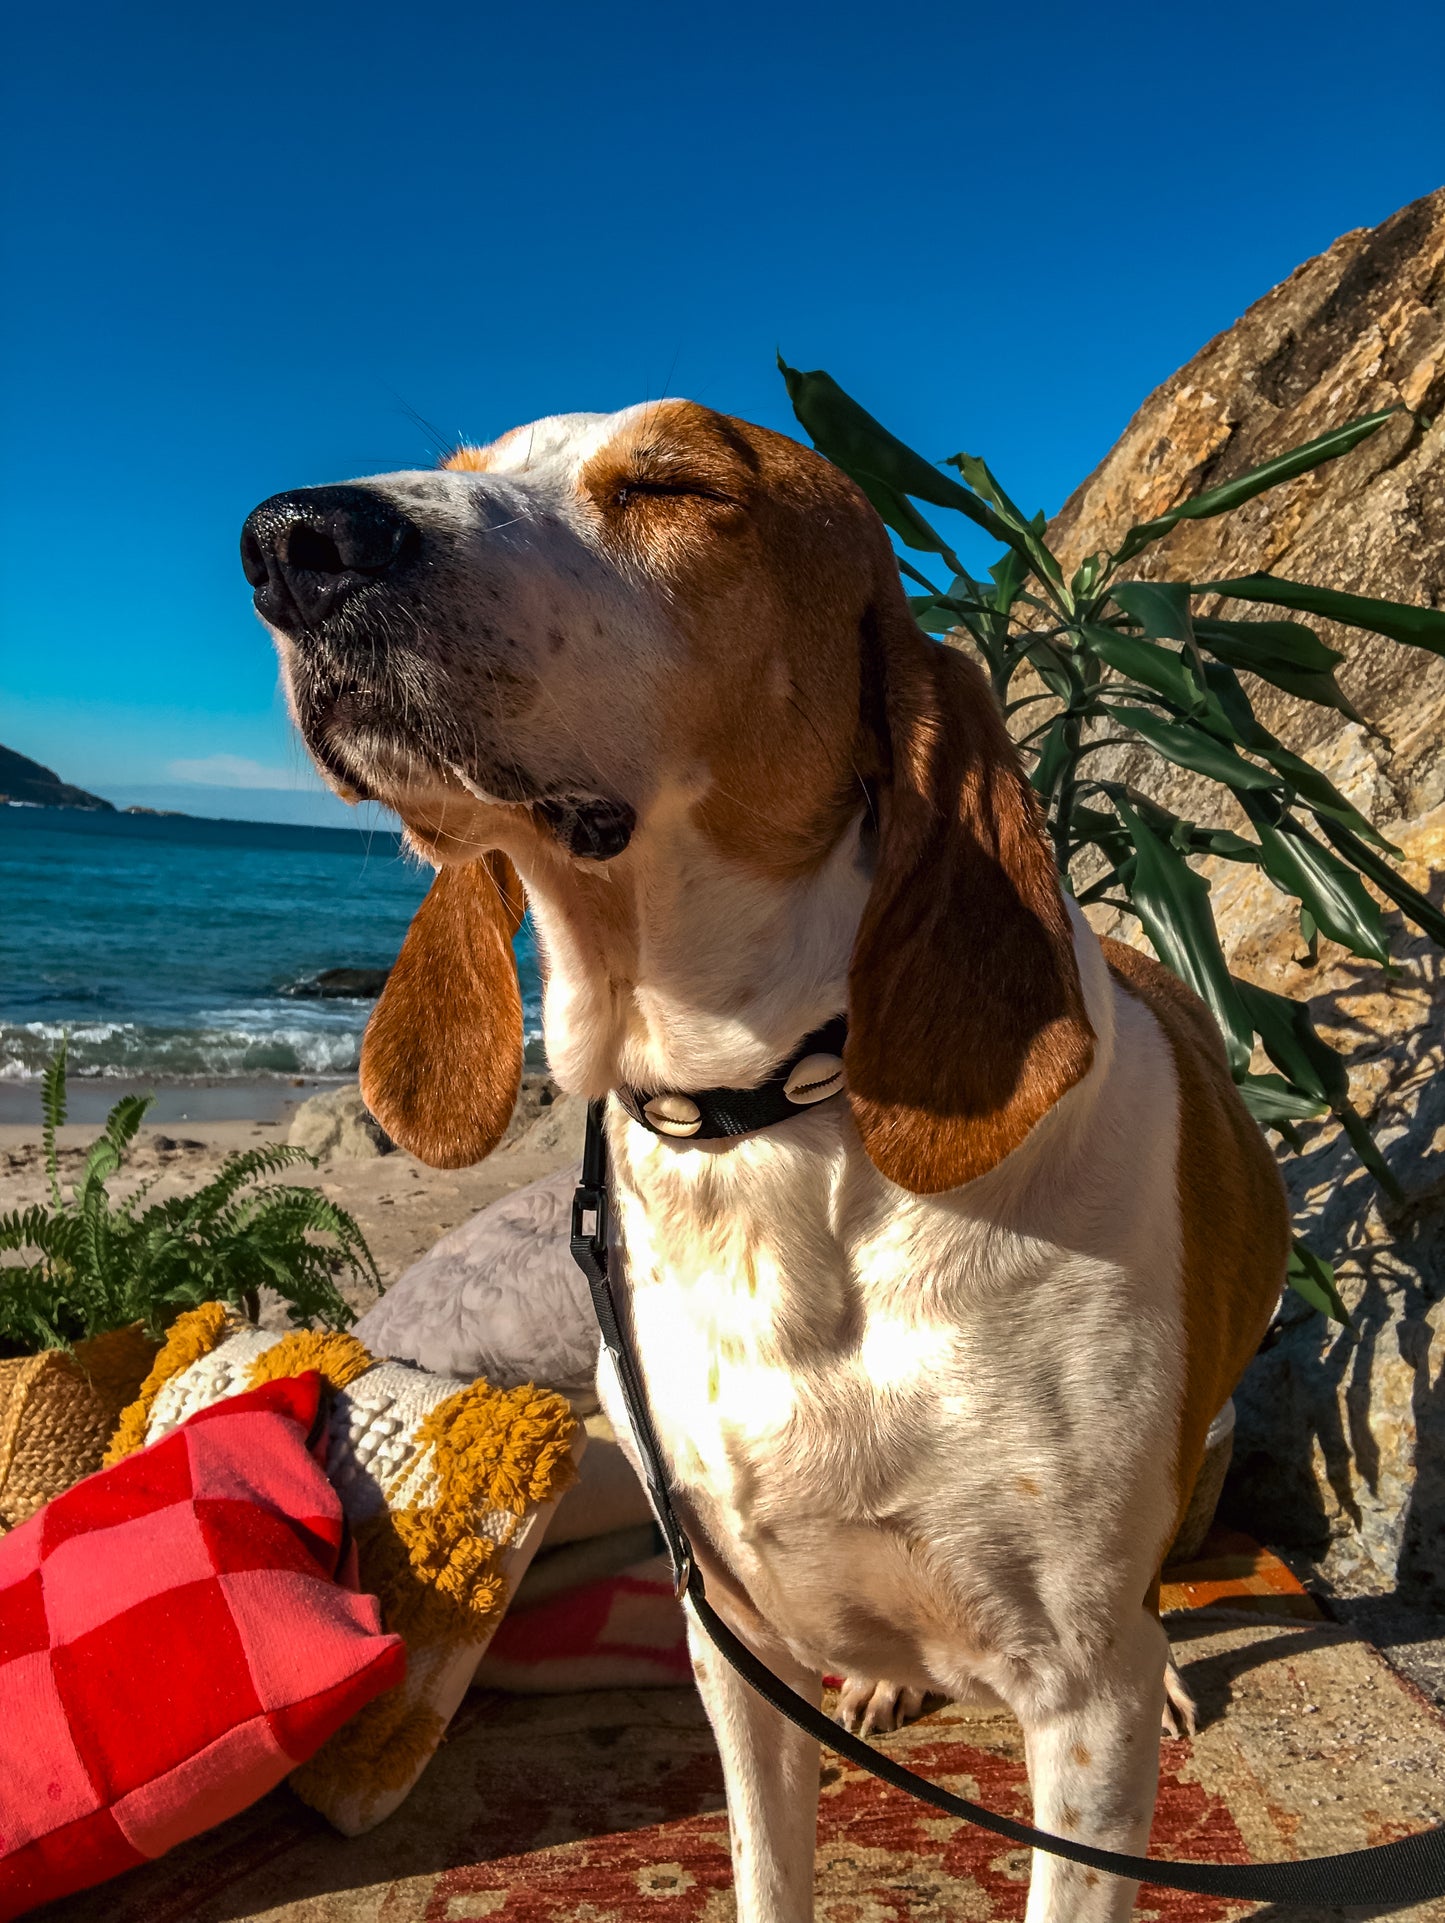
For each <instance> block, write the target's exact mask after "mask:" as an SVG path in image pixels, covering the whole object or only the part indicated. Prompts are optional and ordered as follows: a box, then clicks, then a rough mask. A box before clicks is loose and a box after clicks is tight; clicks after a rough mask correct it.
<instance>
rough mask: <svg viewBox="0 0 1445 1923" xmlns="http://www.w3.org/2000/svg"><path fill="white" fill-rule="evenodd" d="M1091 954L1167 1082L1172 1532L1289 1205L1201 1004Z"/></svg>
mask: <svg viewBox="0 0 1445 1923" xmlns="http://www.w3.org/2000/svg"><path fill="white" fill-rule="evenodd" d="M1103 947H1104V955H1105V959H1106V960H1107V961H1108V964H1109V970H1110V973H1111V974H1112V975H1113V976H1114V977H1115V979H1116V980H1117V981H1119V982H1122V984H1123V985H1124V987H1125V988H1127V989H1128V990H1129V991H1130V993H1131V994H1134V995H1136V996H1137V997H1138V998H1139V1000H1140V1001H1142V1002H1143V1003H1144V1004H1145V1006H1146V1007H1147V1008H1148V1009H1149V1010H1150V1011H1151V1013H1152V1014H1153V1015H1154V1017H1155V1019H1156V1020H1157V1021H1158V1023H1159V1026H1160V1027H1161V1028H1162V1029H1163V1030H1164V1034H1165V1037H1166V1038H1167V1040H1168V1043H1169V1048H1170V1052H1171V1054H1172V1055H1173V1058H1174V1070H1175V1073H1176V1075H1177V1076H1178V1078H1179V1221H1180V1236H1181V1241H1182V1245H1183V1246H1182V1256H1183V1289H1184V1341H1185V1367H1184V1401H1183V1407H1182V1409H1181V1411H1180V1419H1179V1441H1178V1457H1177V1465H1176V1471H1175V1474H1176V1480H1177V1484H1178V1514H1177V1516H1176V1518H1175V1520H1176V1524H1177V1522H1178V1521H1179V1520H1181V1519H1182V1517H1183V1513H1184V1509H1185V1507H1186V1506H1187V1504H1188V1501H1189V1496H1190V1493H1191V1491H1192V1490H1193V1487H1194V1479H1195V1477H1196V1476H1197V1475H1198V1473H1199V1465H1200V1463H1201V1462H1202V1461H1203V1459H1204V1438H1205V1436H1206V1434H1207V1433H1208V1430H1209V1425H1210V1423H1211V1422H1212V1421H1213V1420H1214V1418H1215V1416H1217V1415H1218V1413H1219V1411H1220V1410H1221V1409H1222V1408H1223V1407H1224V1404H1225V1402H1226V1401H1227V1400H1228V1399H1229V1396H1230V1395H1231V1394H1232V1393H1233V1390H1234V1388H1235V1385H1236V1384H1237V1383H1238V1381H1239V1378H1240V1377H1241V1376H1242V1375H1243V1373H1244V1370H1245V1367H1246V1365H1247V1364H1248V1362H1249V1359H1250V1357H1251V1356H1252V1355H1253V1354H1254V1352H1255V1350H1256V1349H1257V1348H1258V1347H1259V1344H1260V1340H1261V1338H1262V1337H1263V1335H1264V1332H1265V1330H1266V1328H1267V1327H1268V1326H1269V1319H1270V1316H1271V1315H1272V1314H1273V1313H1274V1307H1275V1303H1276V1302H1277V1301H1278V1299H1279V1290H1280V1284H1281V1283H1282V1282H1283V1280H1284V1270H1285V1264H1286V1262H1287V1261H1288V1259H1289V1239H1290V1218H1289V1206H1288V1203H1287V1202H1286V1199H1285V1192H1284V1184H1283V1182H1282V1181H1281V1179H1280V1175H1279V1170H1278V1169H1277V1168H1276V1167H1275V1162H1274V1157H1273V1156H1272V1155H1271V1154H1270V1151H1269V1145H1268V1143H1267V1142H1266V1141H1265V1139H1264V1135H1263V1134H1262V1132H1261V1130H1260V1128H1259V1126H1258V1124H1257V1123H1256V1122H1255V1120H1254V1118H1253V1117H1252V1116H1251V1115H1250V1113H1249V1110H1248V1109H1247V1108H1246V1107H1245V1106H1244V1103H1243V1102H1242V1101H1241V1100H1240V1097H1239V1094H1238V1091H1237V1090H1236V1089H1235V1086H1234V1083H1233V1081H1232V1080H1231V1078H1230V1074H1229V1066H1228V1063H1227V1062H1226V1060H1225V1054H1224V1044H1223V1043H1222V1042H1221V1040H1220V1037H1219V1030H1218V1029H1217V1028H1216V1026H1215V1024H1214V1018H1213V1016H1212V1015H1211V1014H1210V1013H1209V1010H1208V1009H1207V1008H1206V1007H1205V1006H1204V1003H1203V1002H1202V1001H1200V1000H1199V998H1198V996H1196V995H1195V994H1193V993H1192V992H1191V991H1190V990H1189V989H1188V988H1186V987H1185V986H1184V984H1183V982H1181V981H1180V980H1179V978H1178V976H1177V975H1174V974H1171V973H1170V971H1169V970H1168V969H1167V968H1165V967H1164V966H1163V965H1162V963H1160V962H1157V961H1155V960H1154V959H1153V958H1152V957H1151V956H1148V955H1143V954H1140V952H1139V951H1138V949H1136V948H1129V947H1126V946H1125V945H1124V944H1123V943H1121V942H1116V941H1105V942H1104V944H1103ZM1156 1593H1157V1592H1156Z"/></svg>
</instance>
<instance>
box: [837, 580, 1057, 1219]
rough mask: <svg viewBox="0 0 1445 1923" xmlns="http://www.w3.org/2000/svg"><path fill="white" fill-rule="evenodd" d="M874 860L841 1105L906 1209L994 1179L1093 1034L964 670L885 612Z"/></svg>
mask: <svg viewBox="0 0 1445 1923" xmlns="http://www.w3.org/2000/svg"><path fill="white" fill-rule="evenodd" d="M863 657H864V658H863V677H864V682H863V685H864V707H865V727H866V728H868V731H869V733H870V735H871V737H872V747H873V752H874V755H875V757H876V764H875V765H876V766H877V767H878V816H879V838H878V860H877V868H876V872H875V876H874V882H873V887H872V891H871V893H870V895H869V898H868V902H867V906H866V907H865V909H864V913H863V919H862V923H861V925H860V927H859V931H858V936H857V940H856V943H855V945H854V950H853V961H852V967H851V969H850V972H849V982H848V990H849V1012H848V1044H847V1050H846V1057H845V1059H846V1066H847V1073H848V1089H849V1101H850V1103H851V1106H852V1110H853V1116H854V1120H855V1121H856V1123H857V1126H858V1131H859V1134H860V1135H861V1137H862V1139H863V1145H864V1147H865V1148H866V1149H867V1151H868V1154H869V1156H870V1158H871V1159H872V1161H873V1162H874V1164H875V1165H876V1166H877V1167H878V1168H879V1169H880V1170H881V1171H882V1173H883V1174H884V1175H886V1176H888V1177H889V1179H890V1180H891V1181H894V1182H897V1183H899V1184H900V1185H901V1186H902V1187H903V1188H906V1189H911V1190H912V1191H913V1193H914V1194H916V1195H935V1194H938V1193H939V1192H940V1191H941V1190H944V1189H951V1188H957V1187H958V1186H959V1185H960V1184H961V1183H964V1182H969V1181H972V1180H973V1179H974V1178H975V1177H977V1176H980V1175H984V1174H986V1173H987V1172H988V1170H990V1169H991V1168H993V1167H995V1166H996V1165H997V1164H998V1163H999V1162H1001V1161H1002V1160H1003V1158H1004V1157H1005V1156H1006V1155H1008V1154H1009V1153H1010V1152H1011V1151H1012V1150H1013V1149H1015V1148H1017V1147H1018V1145H1019V1144H1020V1143H1021V1142H1022V1141H1023V1139H1024V1137H1025V1136H1026V1135H1027V1134H1028V1132H1029V1130H1030V1129H1031V1128H1032V1127H1033V1126H1034V1124H1035V1123H1036V1122H1037V1121H1038V1120H1039V1119H1040V1117H1041V1116H1043V1115H1044V1114H1045V1113H1047V1111H1048V1110H1049V1109H1050V1108H1052V1106H1053V1105H1054V1103H1055V1102H1057V1101H1058V1099H1059V1097H1060V1096H1061V1095H1063V1094H1064V1093H1065V1091H1066V1090H1068V1089H1069V1088H1071V1087H1072V1086H1073V1085H1074V1083H1075V1082H1077V1081H1078V1080H1079V1079H1080V1077H1081V1076H1082V1075H1084V1074H1085V1073H1086V1072H1087V1070H1088V1068H1089V1065H1090V1063H1091V1062H1092V1060H1093V1055H1094V1032H1093V1029H1092V1028H1091V1027H1090V1025H1089V1019H1088V1016H1087V1014H1086V1012H1085V1009H1084V998H1083V992H1082V990H1081V988H1080V985H1079V972H1078V963H1077V960H1076V958H1075V954H1074V946H1073V939H1072V933H1071V929H1070V925H1069V918H1068V914H1067V911H1066V910H1065V908H1064V903H1063V898H1062V895H1061V893H1060V889H1059V882H1058V877H1057V873H1056V870H1055V867H1054V861H1053V856H1052V853H1051V851H1050V849H1049V845H1048V842H1047V840H1046V838H1045V834H1044V827H1043V820H1042V815H1041V812H1040V809H1039V806H1038V803H1037V801H1036V799H1035V796H1034V794H1033V791H1032V789H1031V788H1030V787H1029V785H1028V783H1027V782H1026V781H1025V780H1024V777H1023V773H1022V770H1021V769H1020V767H1019V763H1018V758H1017V756H1016V754H1015V753H1014V749H1013V744H1012V743H1011V742H1010V740H1009V738H1008V733H1007V731H1006V729H1005V727H1004V724H1003V717H1002V715H1001V714H1000V713H999V710H998V707H997V705H996V703H995V701H994V699H993V696H992V694H991V693H990V691H989V688H988V684H987V682H986V681H985V679H984V677H983V675H982V674H981V673H980V672H979V670H978V669H977V668H976V667H975V666H974V665H973V663H972V662H971V661H969V660H968V659H967V658H966V657H965V656H963V655H961V654H959V653H958V652H957V651H956V650H954V649H952V648H948V647H945V646H942V645H940V644H939V643H938V642H933V641H928V640H925V639H924V637H923V636H922V635H921V634H920V633H919V632H918V629H917V628H916V627H915V626H914V623H913V621H912V620H911V618H910V617H909V615H908V611H907V608H906V606H904V605H903V603H902V597H901V596H900V597H898V605H897V606H896V607H895V606H894V605H893V604H892V597H891V596H890V597H889V599H888V600H887V601H886V602H884V603H883V604H882V605H881V606H880V607H878V608H876V609H875V610H874V611H873V612H872V613H870V615H869V617H868V618H867V620H866V621H865V624H864V636H863Z"/></svg>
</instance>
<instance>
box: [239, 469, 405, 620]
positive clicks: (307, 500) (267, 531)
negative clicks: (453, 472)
mask: <svg viewBox="0 0 1445 1923" xmlns="http://www.w3.org/2000/svg"><path fill="white" fill-rule="evenodd" d="M419 539H420V537H419V535H418V534H417V531H416V528H415V526H414V525H413V524H412V523H411V522H410V521H409V520H408V519H407V518H406V516H405V515H404V514H403V513H402V512H401V510H400V509H399V508H396V507H393V506H392V504H391V503H390V501H388V500H386V499H385V497H384V496H383V495H380V494H376V493H373V492H372V490H371V489H370V488H364V487H303V488H297V489H296V490H295V491H294V492H292V493H290V494H273V495H272V496H271V498H270V500H269V501H263V502H262V503H261V505H260V507H258V508H257V509H256V510H255V511H254V512H253V513H252V514H251V515H250V517H249V518H248V519H247V522H246V525H245V527H244V528H242V530H241V566H242V567H243V568H244V569H245V571H246V579H247V580H248V581H249V582H250V583H251V586H252V587H253V588H254V589H255V590H256V594H255V600H256V609H257V612H258V613H259V614H260V615H261V616H262V618H263V619H264V620H266V621H269V622H270V623H271V624H272V626H273V627H278V628H284V629H287V630H290V629H294V628H313V627H315V626H316V625H317V624H318V623H319V622H321V621H323V620H324V619H325V618H326V616H327V615H328V614H330V613H331V611H332V609H333V608H336V607H339V606H340V604H341V602H343V601H344V600H345V599H346V598H347V596H348V595H351V594H354V593H355V592H356V590H357V589H358V588H359V587H362V586H363V585H364V584H365V583H366V582H368V581H374V580H376V579H377V578H378V577H379V576H381V575H383V574H385V573H387V572H388V570H390V569H391V568H394V567H395V566H396V565H397V563H398V562H399V561H402V560H404V559H405V558H406V557H407V556H408V555H409V554H410V553H411V552H412V551H413V550H414V549H415V547H416V546H417V544H418V542H419Z"/></svg>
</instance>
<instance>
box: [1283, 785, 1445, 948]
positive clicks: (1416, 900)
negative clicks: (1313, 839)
mask: <svg viewBox="0 0 1445 1923" xmlns="http://www.w3.org/2000/svg"><path fill="white" fill-rule="evenodd" d="M1315 822H1316V824H1317V825H1318V827H1319V829H1320V831H1321V833H1323V834H1325V835H1327V836H1328V837H1329V839H1330V840H1331V841H1332V842H1333V843H1334V844H1335V846H1336V848H1338V849H1339V851H1340V853H1341V854H1342V855H1344V856H1345V857H1346V859H1347V860H1349V861H1352V862H1353V863H1354V864H1355V866H1356V867H1357V868H1358V869H1360V870H1361V871H1362V872H1363V873H1364V874H1367V875H1368V876H1369V877H1370V880H1371V881H1372V882H1374V884H1375V886H1376V887H1377V888H1378V889H1379V890H1380V893H1381V894H1382V895H1385V896H1388V898H1389V899H1390V900H1391V901H1392V902H1394V904H1395V906H1396V907H1397V908H1398V909H1399V910H1400V911H1401V913H1402V914H1405V915H1408V916H1409V918H1410V920H1411V921H1413V922H1414V924H1415V926H1416V927H1417V928H1419V929H1422V930H1423V931H1424V933H1425V934H1427V935H1428V936H1429V937H1430V938H1431V940H1432V941H1437V942H1439V943H1440V944H1441V945H1442V947H1445V914H1442V913H1441V911H1440V910H1439V909H1438V908H1437V907H1436V906H1435V904H1434V902H1432V901H1431V900H1430V898H1429V896H1428V895H1422V894H1421V893H1420V891H1419V889H1418V888H1412V887H1411V886H1410V884H1409V882H1408V881H1406V880H1405V878H1404V876H1403V875H1402V874H1401V873H1400V872H1399V870H1398V869H1396V868H1392V867H1391V866H1390V863H1389V862H1388V861H1386V860H1385V859H1384V858H1383V856H1381V855H1377V854H1376V853H1375V851H1374V849H1373V848H1367V847H1366V846H1365V844H1364V843H1363V842H1362V841H1361V840H1360V839H1359V837H1358V836H1357V835H1352V834H1351V833H1350V831H1349V829H1348V828H1343V827H1341V826H1340V824H1339V822H1337V821H1333V820H1331V819H1330V817H1329V816H1328V815H1316V816H1315Z"/></svg>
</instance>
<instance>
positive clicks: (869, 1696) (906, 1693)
mask: <svg viewBox="0 0 1445 1923" xmlns="http://www.w3.org/2000/svg"><path fill="white" fill-rule="evenodd" d="M926 1701H927V1697H926V1696H925V1694H924V1692H923V1691H922V1690H921V1689H907V1688H905V1687H904V1686H903V1684H902V1683H878V1682H872V1681H869V1682H860V1681H859V1680H858V1678H857V1677H856V1676H850V1677H849V1678H848V1680H847V1681H846V1682H845V1683H844V1685H843V1687H842V1688H841V1689H840V1690H839V1691H838V1709H837V1720H838V1721H839V1722H840V1723H841V1724H842V1725H843V1727H844V1729H847V1730H851V1731H852V1733H853V1734H854V1735H855V1736H883V1735H886V1734H887V1733H888V1731H889V1730H891V1729H902V1727H903V1725H904V1724H905V1723H913V1722H916V1721H917V1720H918V1718H919V1717H920V1716H921V1715H922V1714H923V1705H924V1703H925V1702H926Z"/></svg>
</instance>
